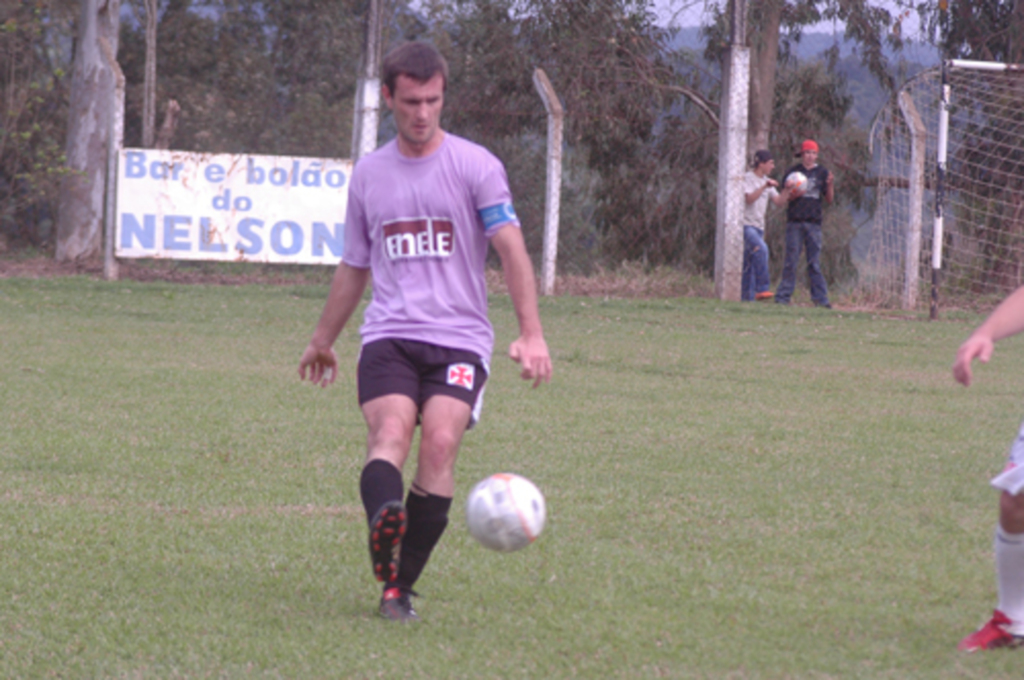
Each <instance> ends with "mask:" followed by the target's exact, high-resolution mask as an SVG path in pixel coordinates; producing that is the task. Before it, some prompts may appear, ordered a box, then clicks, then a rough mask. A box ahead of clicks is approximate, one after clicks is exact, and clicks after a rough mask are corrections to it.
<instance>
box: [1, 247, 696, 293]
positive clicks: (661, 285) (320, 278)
mask: <svg viewBox="0 0 1024 680" xmlns="http://www.w3.org/2000/svg"><path fill="white" fill-rule="evenodd" d="M118 266H119V274H120V278H121V279H123V280H127V281H167V282H171V283H184V284H208V285H229V286H230V285H244V284H252V283H258V284H267V285H307V284H308V285H319V284H328V283H330V280H331V275H332V274H333V272H334V269H333V268H332V267H317V266H296V265H263V264H252V263H219V262H183V261H173V260H122V261H121V262H120V263H119V265H118ZM61 276H88V277H90V278H95V279H100V278H103V261H102V260H99V259H94V260H87V261H84V262H57V261H56V260H54V259H53V257H52V256H49V255H37V254H32V255H25V254H21V255H19V254H16V253H8V254H6V255H4V256H0V279H3V278H31V279H38V278H54V277H61ZM487 287H488V290H490V291H491V292H492V293H495V294H504V293H506V292H507V288H506V286H505V279H504V277H503V275H502V273H501V271H499V270H494V269H491V270H488V272H487ZM555 294H556V295H580V296H588V297H607V298H620V299H621V298H669V297H712V296H713V295H714V283H713V282H712V281H710V280H708V279H706V278H704V277H702V276H699V275H695V274H689V273H685V272H682V271H679V270H676V269H671V268H668V267H660V268H656V269H648V268H644V267H642V266H641V265H637V264H630V263H624V264H622V265H621V266H620V267H619V268H618V269H616V270H614V271H606V270H599V271H597V272H596V273H595V274H593V275H591V276H577V275H572V276H559V277H557V278H556V281H555Z"/></svg>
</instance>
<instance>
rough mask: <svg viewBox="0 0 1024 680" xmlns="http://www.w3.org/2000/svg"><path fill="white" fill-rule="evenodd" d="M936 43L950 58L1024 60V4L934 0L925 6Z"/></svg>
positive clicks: (1003, 0)
mask: <svg viewBox="0 0 1024 680" xmlns="http://www.w3.org/2000/svg"><path fill="white" fill-rule="evenodd" d="M921 13H922V16H923V17H924V18H925V19H926V26H927V28H928V30H929V32H930V34H931V38H932V40H933V42H936V43H937V44H938V45H940V46H941V47H942V51H943V53H944V56H945V57H947V58H949V59H975V60H977V61H998V62H1003V63H1008V64H1020V63H1022V62H1024V3H1022V2H1019V0H933V1H932V2H928V3H925V4H924V5H923V6H922V7H921Z"/></svg>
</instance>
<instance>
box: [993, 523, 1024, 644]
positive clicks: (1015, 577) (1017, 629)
mask: <svg viewBox="0 0 1024 680" xmlns="http://www.w3.org/2000/svg"><path fill="white" fill-rule="evenodd" d="M994 543H995V553H996V580H997V581H998V584H999V611H1001V612H1003V613H1004V614H1006V616H1007V617H1009V619H1010V620H1011V621H1013V627H1012V630H1011V631H1010V632H1012V633H1013V634H1014V635H1024V534H1010V533H1007V532H1006V531H1005V530H1004V529H1003V527H1001V526H999V525H997V526H996V536H995V541H994Z"/></svg>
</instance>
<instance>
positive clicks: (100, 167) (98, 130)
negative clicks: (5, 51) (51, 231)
mask: <svg viewBox="0 0 1024 680" xmlns="http://www.w3.org/2000/svg"><path fill="white" fill-rule="evenodd" d="M120 5H121V2H120V0H82V14H81V17H80V19H79V25H78V39H77V43H76V45H75V60H74V64H73V66H72V72H71V99H70V106H69V112H68V137H67V144H66V147H65V148H66V151H67V164H68V167H69V168H70V169H71V170H72V172H71V173H69V174H68V175H67V176H66V177H65V179H64V181H63V183H62V186H61V197H60V206H59V208H58V217H57V253H56V257H57V260H58V261H67V260H80V259H84V258H89V257H95V256H97V255H100V254H101V253H102V246H103V197H104V192H105V177H106V167H107V138H108V137H109V135H110V127H111V121H112V116H113V108H114V86H115V76H114V73H113V71H112V70H111V68H110V66H109V65H108V64H107V60H106V58H105V57H104V56H103V52H102V49H101V47H100V39H101V38H103V39H105V40H106V41H107V42H108V43H109V45H110V47H111V51H112V52H113V53H114V54H115V55H116V54H117V38H118V27H119V14H120V9H121V7H120Z"/></svg>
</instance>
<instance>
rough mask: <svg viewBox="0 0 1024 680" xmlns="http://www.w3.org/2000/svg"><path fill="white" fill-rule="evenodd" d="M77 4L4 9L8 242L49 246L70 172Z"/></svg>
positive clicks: (1, 175)
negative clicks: (67, 155) (70, 75)
mask: <svg viewBox="0 0 1024 680" xmlns="http://www.w3.org/2000/svg"><path fill="white" fill-rule="evenodd" d="M76 9H77V3H75V2H73V1H72V0H34V1H31V2H27V1H25V0H2V1H0V101H2V102H3V115H2V117H0V234H3V235H5V236H6V238H8V239H10V240H11V241H12V242H13V243H14V244H18V243H21V244H29V245H33V246H36V247H39V246H45V245H48V243H49V241H50V239H51V238H52V233H53V227H54V221H55V219H56V198H57V195H58V192H59V189H60V180H61V177H62V176H63V175H64V174H65V172H66V171H65V170H64V134H65V125H66V122H67V82H66V69H67V66H68V64H69V63H70V50H69V49H68V48H69V47H70V45H69V44H68V43H69V41H68V37H69V36H70V34H71V26H72V24H73V22H74V18H75V17H74V14H75V10H76Z"/></svg>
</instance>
